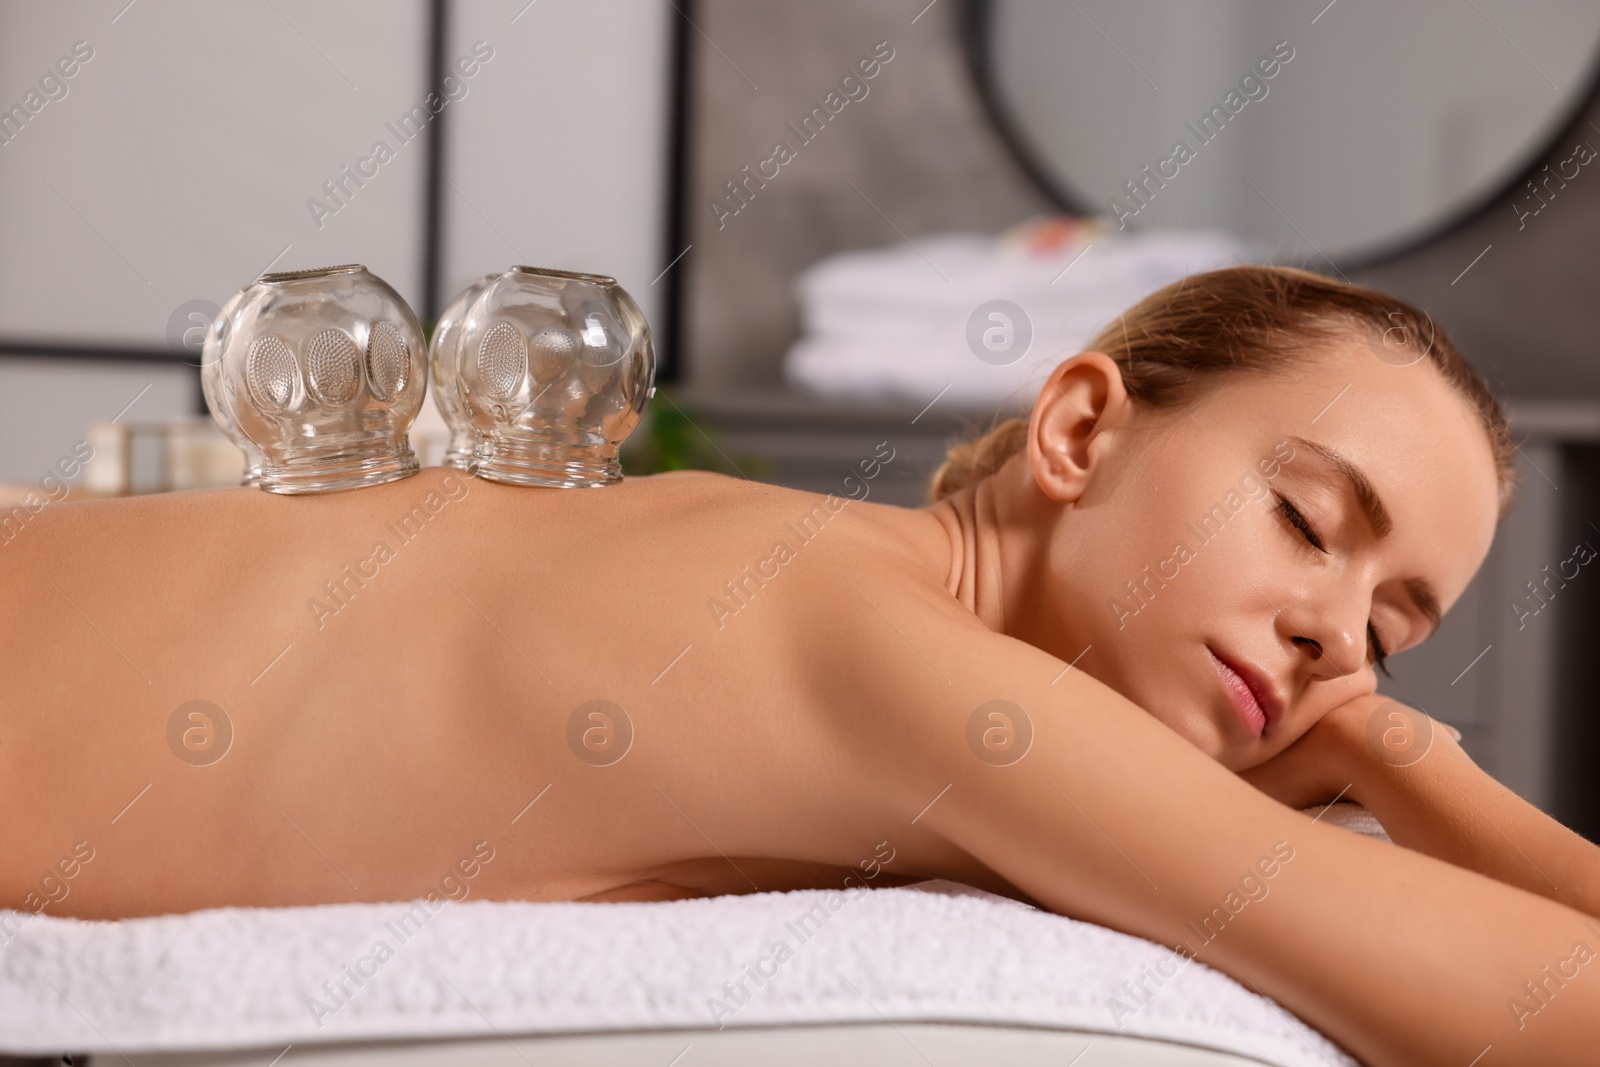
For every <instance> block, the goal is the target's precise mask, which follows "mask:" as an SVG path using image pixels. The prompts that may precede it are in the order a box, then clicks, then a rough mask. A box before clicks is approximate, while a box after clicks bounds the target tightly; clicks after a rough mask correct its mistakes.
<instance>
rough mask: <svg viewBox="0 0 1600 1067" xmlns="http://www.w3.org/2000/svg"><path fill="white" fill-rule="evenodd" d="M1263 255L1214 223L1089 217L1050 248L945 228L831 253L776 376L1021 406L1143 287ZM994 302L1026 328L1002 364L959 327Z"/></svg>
mask: <svg viewBox="0 0 1600 1067" xmlns="http://www.w3.org/2000/svg"><path fill="white" fill-rule="evenodd" d="M1021 229H1022V230H1026V229H1027V227H1022V228H1021ZM1261 258H1262V256H1261V250H1260V249H1256V248H1253V247H1251V246H1249V245H1246V244H1244V243H1242V242H1240V241H1239V240H1238V239H1236V238H1234V237H1232V236H1230V235H1227V234H1224V233H1220V232H1209V231H1179V230H1170V231H1151V232H1145V233H1136V232H1132V231H1130V232H1127V233H1122V232H1118V231H1117V230H1116V229H1114V228H1112V227H1108V226H1105V225H1098V224H1086V225H1080V226H1079V227H1078V228H1077V229H1076V230H1074V231H1073V235H1072V237H1071V238H1070V239H1069V240H1065V241H1062V242H1059V243H1057V244H1053V245H1050V246H1048V247H1045V248H1039V247H1034V246H1032V245H1030V243H1029V242H1028V241H1027V240H1026V239H1025V237H1018V236H1017V235H1016V234H1003V235H1000V236H999V237H995V236H990V235H983V234H967V233H951V234H936V235H931V236H925V237H918V238H916V239H915V242H914V243H912V242H897V243H896V244H893V245H890V246H888V247H886V248H879V249H869V250H857V251H848V252H839V253H835V254H833V255H830V256H827V257H825V258H823V259H821V260H818V261H817V262H816V263H814V264H812V265H811V266H810V267H808V268H807V269H806V270H805V271H804V272H802V273H801V274H800V275H799V277H798V278H797V279H796V282H795V291H796V295H797V297H798V299H799V303H800V317H801V325H802V327H803V331H804V334H803V336H802V337H801V338H800V339H799V340H797V341H796V342H795V343H794V345H793V346H792V347H791V348H790V350H789V352H788V354H787V356H786V357H785V360H784V377H785V379H786V380H787V381H788V382H789V383H790V384H791V385H793V386H796V387H797V388H800V389H803V390H807V391H811V392H816V393H822V394H827V395H875V396H904V397H908V398H912V399H921V400H924V401H925V400H927V399H928V398H931V397H932V396H934V395H935V394H938V393H941V391H943V390H948V391H947V392H944V393H943V396H944V399H945V400H946V401H947V402H948V403H958V402H965V403H968V404H989V403H1006V402H1010V403H1011V404H1013V405H1020V406H1023V407H1028V406H1031V404H1032V401H1033V396H1032V395H1024V394H1029V393H1032V394H1036V393H1037V392H1038V389H1039V387H1040V386H1041V385H1042V384H1043V381H1044V378H1045V377H1047V376H1048V374H1049V370H1050V369H1051V368H1053V367H1054V366H1055V364H1056V363H1058V362H1060V361H1061V360H1062V359H1064V358H1066V357H1067V356H1071V355H1074V354H1076V353H1077V352H1078V351H1080V350H1081V349H1082V347H1083V346H1084V344H1085V343H1086V342H1087V341H1088V340H1089V339H1090V338H1091V337H1092V336H1093V335H1094V334H1095V333H1096V332H1097V331H1098V330H1099V329H1100V328H1101V327H1102V326H1104V325H1105V324H1107V323H1109V322H1112V321H1113V320H1115V318H1116V317H1117V316H1118V315H1119V314H1121V313H1122V312H1123V311H1124V310H1126V309H1127V308H1128V307H1129V306H1130V305H1132V304H1134V303H1135V302H1137V301H1138V300H1140V299H1141V298H1143V297H1144V296H1146V295H1147V294H1149V293H1151V292H1154V291H1155V290H1157V289H1159V288H1161V287H1162V286H1164V285H1166V284H1168V283H1169V282H1174V281H1177V280H1178V279H1179V278H1182V277H1184V276H1186V275H1189V274H1193V273H1196V272H1199V271H1203V270H1211V269H1214V268H1217V267H1223V266H1231V265H1234V264H1237V263H1241V262H1250V261H1254V260H1259V259H1261ZM993 300H1007V301H1010V302H1011V303H1013V304H1015V305H1016V306H1018V307H1020V308H1021V309H1022V312H1023V318H1024V319H1025V320H1026V325H1025V326H1024V325H1023V324H1022V321H1021V320H1016V321H1012V322H1011V325H1012V326H1014V327H1016V329H1017V330H1026V331H1028V332H1030V333H1031V335H1032V340H1031V343H1029V345H1028V347H1027V349H1026V353H1025V354H1023V352H1022V351H1021V350H1020V348H1019V350H1018V352H1017V355H1016V357H1015V361H1014V362H1011V363H1008V364H1004V365H995V364H994V363H991V362H985V361H984V360H982V359H979V358H978V356H977V355H976V354H975V352H974V349H973V348H972V346H971V342H970V341H969V338H968V336H967V333H968V325H969V320H971V319H972V317H973V316H974V314H975V313H976V312H977V311H978V309H979V308H980V306H982V305H985V304H986V303H987V302H989V301H993ZM978 317H979V319H980V320H981V321H982V322H984V323H988V322H990V321H991V320H989V319H988V318H987V317H986V313H985V314H984V315H979V316H978ZM1011 318H1012V319H1015V316H1011ZM1020 336H1021V335H1020V333H1019V334H1017V337H1020ZM1017 343H1018V344H1019V345H1020V341H1018V342H1017Z"/></svg>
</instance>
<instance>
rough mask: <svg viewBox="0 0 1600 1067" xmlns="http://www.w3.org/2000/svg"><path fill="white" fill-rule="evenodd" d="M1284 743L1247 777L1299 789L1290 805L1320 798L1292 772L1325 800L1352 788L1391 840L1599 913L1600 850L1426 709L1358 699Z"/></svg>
mask: <svg viewBox="0 0 1600 1067" xmlns="http://www.w3.org/2000/svg"><path fill="white" fill-rule="evenodd" d="M1290 749H1299V750H1300V751H1291V750H1290ZM1290 749H1285V750H1284V752H1283V753H1282V754H1281V755H1280V756H1279V757H1277V758H1275V759H1273V760H1271V761H1269V762H1268V763H1267V764H1263V765H1262V766H1261V768H1259V769H1253V770H1252V771H1248V772H1246V773H1245V775H1244V777H1245V778H1246V779H1247V780H1250V781H1252V782H1253V783H1254V784H1256V785H1257V786H1259V787H1260V788H1263V789H1265V790H1266V791H1267V792H1269V793H1272V794H1273V795H1278V794H1279V793H1280V792H1281V791H1284V790H1288V791H1290V793H1292V794H1299V795H1285V796H1280V799H1285V800H1286V801H1288V802H1291V803H1292V802H1293V801H1294V800H1306V801H1307V803H1308V804H1309V803H1315V802H1317V801H1319V800H1322V799H1325V798H1324V797H1320V796H1319V797H1316V798H1315V799H1307V796H1306V795H1304V794H1303V793H1302V791H1301V790H1300V789H1297V788H1296V785H1295V784H1294V781H1293V780H1294V779H1296V778H1298V779H1299V780H1300V781H1301V782H1318V783H1321V784H1319V785H1316V786H1314V788H1315V789H1316V790H1318V791H1319V792H1321V793H1325V794H1328V797H1329V798H1331V796H1332V795H1335V794H1337V793H1338V792H1339V791H1340V790H1344V789H1346V788H1348V791H1347V792H1345V794H1344V796H1345V799H1349V800H1354V801H1356V802H1357V803H1359V804H1361V805H1362V806H1363V807H1365V808H1366V809H1367V810H1368V811H1370V812H1372V814H1373V815H1374V816H1375V817H1376V818H1377V820H1378V821H1379V822H1381V823H1382V824H1383V827H1384V829H1385V830H1387V831H1388V833H1389V836H1390V838H1392V839H1393V840H1394V842H1395V843H1396V844H1398V845H1404V846H1405V847H1406V848H1411V849H1415V850H1416V851H1418V852H1422V853H1426V854H1427V855H1429V856H1434V857H1436V858H1438V859H1441V860H1444V861H1446V862H1447V863H1453V864H1455V865H1456V866H1457V867H1465V868H1467V869H1468V870H1473V871H1477V872H1479V873H1481V874H1486V875H1488V876H1489V877H1490V878H1493V879H1495V880H1496V881H1500V882H1505V883H1506V884H1507V885H1514V886H1517V887H1518V888H1520V889H1526V890H1527V891H1528V892H1530V893H1537V894H1539V895H1540V896H1543V897H1549V898H1550V899H1551V900H1554V901H1558V902H1560V903H1562V904H1565V905H1567V906H1568V907H1572V908H1576V909H1577V910H1579V911H1582V912H1584V913H1586V914H1588V915H1591V916H1600V848H1596V847H1595V846H1594V845H1593V844H1592V843H1590V842H1589V841H1587V840H1585V839H1584V838H1583V837H1581V836H1579V835H1578V834H1575V833H1573V832H1572V831H1571V830H1569V829H1567V828H1566V827H1565V826H1562V825H1561V824H1560V823H1558V822H1556V821H1555V820H1554V819H1552V818H1550V816H1548V815H1546V814H1545V813H1544V812H1542V811H1540V810H1539V809H1538V808H1535V807H1534V806H1533V805H1532V804H1529V803H1528V802H1527V801H1525V800H1523V799H1522V798H1521V797H1519V796H1517V795H1516V794H1515V793H1513V792H1511V791H1510V790H1509V789H1507V788H1506V787H1505V786H1503V785H1501V784H1500V783H1499V782H1497V781H1495V780H1494V779H1493V778H1492V777H1490V776H1489V775H1488V774H1486V773H1484V771H1483V769H1482V768H1480V767H1479V766H1478V765H1477V764H1475V763H1473V762H1472V758H1471V757H1470V756H1468V755H1467V753H1466V752H1465V751H1464V750H1463V749H1462V747H1461V746H1460V744H1458V743H1457V742H1456V740H1455V739H1454V738H1453V737H1451V736H1450V733H1449V732H1448V731H1447V730H1445V729H1444V728H1443V727H1441V726H1439V725H1436V724H1435V725H1432V726H1431V729H1430V722H1429V719H1428V717H1427V716H1426V715H1424V714H1423V713H1422V712H1420V711H1417V710H1416V709H1414V708H1409V707H1406V706H1404V705H1402V704H1399V703H1398V702H1396V701H1394V700H1390V699H1388V698H1386V697H1382V696H1376V695H1375V696H1367V697H1360V698H1358V699H1356V700H1352V701H1349V702H1348V703H1346V704H1343V705H1341V706H1340V707H1338V708H1335V709H1334V710H1333V711H1331V712H1329V713H1328V715H1327V716H1326V717H1325V718H1323V719H1322V720H1321V721H1320V722H1318V724H1317V725H1316V726H1315V727H1313V728H1312V729H1311V730H1310V731H1308V732H1307V733H1306V735H1305V736H1304V737H1302V738H1301V739H1300V740H1299V741H1297V742H1295V744H1294V745H1292V746H1290ZM1274 765H1276V766H1274ZM1330 789H1331V791H1332V792H1331V793H1330V792H1329V791H1330ZM1595 947H1597V948H1600V946H1595Z"/></svg>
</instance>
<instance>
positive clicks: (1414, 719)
mask: <svg viewBox="0 0 1600 1067" xmlns="http://www.w3.org/2000/svg"><path fill="white" fill-rule="evenodd" d="M1459 737H1460V735H1459V734H1458V733H1457V732H1456V731H1455V729H1454V728H1453V727H1450V726H1447V725H1445V724H1444V723H1441V722H1439V721H1438V720H1436V719H1431V718H1429V717H1428V716H1427V715H1425V714H1424V713H1422V712H1420V711H1418V710H1417V709H1415V708H1411V707H1407V706H1406V705H1404V704H1401V703H1400V702H1399V701H1396V700H1392V699H1390V698H1389V697H1385V696H1381V695H1379V694H1377V693H1372V694H1368V695H1366V696H1360V697H1356V698H1355V699H1354V700H1348V701H1345V702H1344V703H1343V704H1340V705H1339V706H1337V707H1335V708H1334V709H1333V710H1332V711H1329V712H1328V713H1327V714H1326V715H1324V716H1323V717H1322V718H1321V719H1318V720H1317V722H1316V723H1315V724H1313V725H1312V727H1311V729H1309V730H1307V731H1306V732H1305V733H1304V734H1303V735H1301V736H1300V737H1299V738H1297V739H1296V740H1295V742H1294V743H1293V744H1291V745H1290V746H1289V747H1288V748H1286V749H1284V750H1283V751H1282V752H1280V753H1278V754H1277V755H1276V756H1273V757H1272V758H1271V759H1269V760H1267V761H1266V762H1264V763H1260V764H1257V765H1256V766H1254V767H1250V768H1247V769H1246V770H1243V771H1240V772H1239V777H1241V778H1243V779H1244V780H1245V781H1247V782H1249V783H1250V784H1251V785H1253V786H1255V787H1256V788H1257V789H1259V790H1261V791H1262V792H1263V793H1266V794H1267V795H1268V796H1270V797H1272V798H1273V799H1275V800H1278V801H1280V802H1282V803H1284V804H1287V805H1289V806H1290V807H1291V808H1309V807H1313V806H1315V805H1318V804H1328V803H1332V802H1333V801H1334V800H1335V799H1341V800H1353V801H1355V802H1357V803H1362V787H1361V783H1362V780H1363V778H1364V777H1365V774H1364V771H1365V770H1367V769H1368V768H1370V767H1371V766H1373V765H1386V766H1390V767H1401V766H1406V765H1407V764H1409V763H1414V762H1416V761H1417V760H1420V759H1421V758H1422V757H1423V756H1424V755H1426V754H1427V751H1428V749H1429V748H1431V747H1432V746H1433V745H1436V744H1440V743H1441V742H1442V743H1444V744H1450V745H1454V744H1455V741H1456V740H1457V739H1459Z"/></svg>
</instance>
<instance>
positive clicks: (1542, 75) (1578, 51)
mask: <svg viewBox="0 0 1600 1067" xmlns="http://www.w3.org/2000/svg"><path fill="white" fill-rule="evenodd" d="M1513 5H1514V6H1513ZM1535 8H1537V10H1535ZM964 22H965V29H966V34H965V37H966V45H967V57H968V62H969V67H970V70H971V72H972V75H973V78H974V81H975V82H976V84H977V87H978V90H979V96H980V98H981V100H982V101H983V104H984V106H985V108H986V109H987V111H988V113H989V116H990V118H991V120H992V121H993V123H994V125H995V127H996V129H997V130H998V131H999V133H1000V135H1001V137H1002V139H1003V140H1004V141H1005V142H1006V143H1007V145H1008V147H1009V148H1010V149H1011V151H1012V152H1013V154H1014V155H1015V156H1016V158H1017V160H1018V161H1019V163H1020V165H1021V166H1022V168H1023V169H1024V170H1025V171H1026V172H1027V173H1028V174H1029V176H1030V177H1031V178H1032V179H1033V181H1034V182H1035V183H1036V184H1037V185H1038V186H1039V187H1040V188H1041V190H1043V191H1044V192H1045V193H1046V195H1048V196H1049V197H1050V198H1051V199H1052V200H1054V201H1055V202H1056V203H1057V204H1059V205H1060V206H1061V207H1062V208H1063V209H1064V210H1067V211H1070V212H1072V213H1074V214H1079V215H1094V216H1100V217H1103V218H1105V219H1107V220H1108V221H1110V222H1111V223H1112V224H1113V227H1114V228H1128V229H1146V230H1151V229H1163V228H1184V229H1194V228H1209V229H1218V230H1223V231H1226V232H1228V233H1231V234H1233V235H1235V236H1237V237H1240V238H1243V239H1244V240H1246V241H1248V242H1250V243H1251V245H1252V246H1253V247H1255V248H1257V249H1259V251H1260V252H1261V254H1262V257H1263V258H1271V259H1275V260H1278V261H1282V262H1303V263H1306V264H1307V265H1309V266H1316V265H1317V264H1318V263H1319V262H1326V263H1327V264H1328V265H1329V266H1331V267H1332V268H1333V269H1334V270H1335V271H1339V270H1341V269H1342V270H1351V269H1358V268H1361V267H1367V266H1372V265H1375V264H1378V263H1381V262H1384V261H1386V260H1389V259H1393V258H1395V257H1397V256H1400V255H1403V254H1405V253H1407V252H1409V251H1411V250H1413V249H1415V248H1418V247H1421V246H1423V245H1426V244H1428V243H1429V242H1431V241H1433V240H1435V239H1436V238H1438V237H1439V236H1441V235H1443V234H1445V233H1448V232H1450V231H1452V230H1454V229H1456V228H1457V227H1459V226H1461V225H1463V224H1465V223H1466V222H1467V221H1469V220H1471V219H1473V218H1476V217H1479V216H1481V215H1482V214H1483V213H1485V212H1487V211H1491V210H1499V211H1505V212H1507V213H1508V214H1511V215H1518V216H1524V215H1526V214H1529V213H1535V212H1537V211H1538V210H1539V209H1540V208H1541V207H1542V205H1543V204H1544V203H1545V202H1546V201H1547V200H1550V199H1553V198H1554V197H1555V196H1556V195H1558V194H1559V191H1560V189H1561V188H1564V187H1565V183H1567V182H1570V181H1574V180H1577V181H1581V180H1583V171H1584V170H1586V169H1587V164H1588V163H1589V162H1591V161H1593V160H1594V159H1596V158H1597V154H1596V150H1597V149H1600V129H1595V130H1593V131H1592V132H1591V136H1589V137H1587V138H1584V137H1583V136H1582V135H1581V134H1579V135H1577V136H1576V137H1575V138H1573V140H1574V143H1573V144H1572V145H1567V146H1565V147H1567V148H1569V149H1571V151H1568V152H1561V151H1558V149H1560V148H1562V147H1563V145H1562V143H1561V142H1562V141H1563V140H1564V139H1565V138H1564V134H1566V133H1567V132H1568V131H1570V130H1571V128H1572V126H1573V124H1574V122H1575V121H1576V120H1577V119H1578V117H1579V116H1580V115H1581V114H1582V113H1583V111H1584V110H1585V109H1586V108H1587V107H1588V106H1589V105H1590V104H1591V103H1592V102H1593V101H1594V99H1595V98H1596V95H1597V93H1600V5H1594V4H1592V3H1588V2H1584V0H1537V3H1535V4H1534V5H1533V6H1532V7H1530V6H1529V4H1528V3H1522V2H1518V0H1469V3H1468V4H1466V5H1460V4H1454V3H1450V4H1446V3H1445V0H1432V2H1428V3H1421V4H1414V5H1408V6H1407V7H1406V8H1404V9H1396V8H1390V7H1380V6H1379V5H1378V4H1377V3H1375V2H1374V0H1334V3H1332V4H1330V3H1327V2H1326V0H1314V2H1300V3H1295V4H1292V5H1285V4H1282V3H1273V2H1272V0H1228V2H1225V3H1210V4H1206V5H1193V4H1185V3H1184V2H1183V0H1144V2H1141V3H1140V4H1137V5H1119V4H1117V3H1116V2H1115V0H1065V2H1063V0H966V2H965V14H964ZM1507 29H1510V30H1511V31H1512V32H1513V34H1514V35H1515V36H1516V37H1518V38H1520V43H1519V41H1518V40H1513V39H1512V37H1509V36H1507V34H1506V32H1505V31H1506V30H1507ZM1235 68H1237V69H1235ZM1224 72H1226V73H1224ZM1064 100H1065V101H1072V102H1073V103H1071V104H1070V106H1063V105H1062V101H1064ZM1252 109H1253V110H1252ZM1580 128H1581V127H1580ZM1230 135H1232V136H1230ZM1547 159H1548V160H1550V162H1549V163H1548V164H1545V161H1546V160H1547ZM1541 164H1545V165H1543V166H1541ZM1536 182H1537V185H1536V184H1535V183H1536Z"/></svg>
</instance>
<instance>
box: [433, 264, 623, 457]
mask: <svg viewBox="0 0 1600 1067" xmlns="http://www.w3.org/2000/svg"><path fill="white" fill-rule="evenodd" d="M654 380H655V353H654V349H653V348H652V346H651V343H650V327H649V326H648V325H647V324H646V323H645V319H644V314H643V313H642V312H641V311H640V310H639V306H638V305H637V304H635V303H634V301H633V298H632V297H630V296H629V295H628V294H627V292H626V291H625V290H624V289H623V288H622V287H621V286H620V285H618V284H617V282H616V279H614V278H608V277H605V276H603V275H598V274H580V273H577V272H574V271H564V270H547V269H540V268H535V267H522V266H518V267H512V268H511V269H510V270H508V271H506V272H505V273H504V274H502V275H500V276H499V277H498V278H496V279H494V280H493V281H492V282H490V283H489V284H488V285H487V286H486V287H485V288H484V289H483V291H482V292H481V293H479V294H478V296H477V298H476V299H474V300H473V301H472V303H471V305H470V307H469V308H468V309H467V311H466V313H465V317H464V319H463V321H462V323H461V326H460V340H459V342H458V343H457V346H456V353H455V385H456V391H457V396H458V397H459V399H460V401H461V404H462V406H463V407H464V408H465V410H466V413H467V417H468V418H469V419H470V421H471V424H472V427H473V430H474V432H475V434H476V437H477V457H476V461H475V463H474V465H473V471H474V473H476V474H477V475H478V476H479V477H482V478H487V479H489V480H491V481H496V482H507V483H510V484H513V485H544V486H560V487H568V488H570V487H579V486H600V485H607V484H610V483H612V482H616V481H620V480H621V479H622V465H621V462H620V460H619V455H618V452H619V449H620V448H621V445H622V442H623V441H624V440H625V439H626V438H627V436H628V435H629V434H630V433H631V432H633V429H634V427H635V426H636V425H637V424H638V422H639V418H640V416H641V414H642V412H643V411H644V405H645V403H646V401H648V400H649V398H650V395H651V393H652V392H653V389H652V383H653V382H654ZM441 392H442V390H441Z"/></svg>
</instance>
